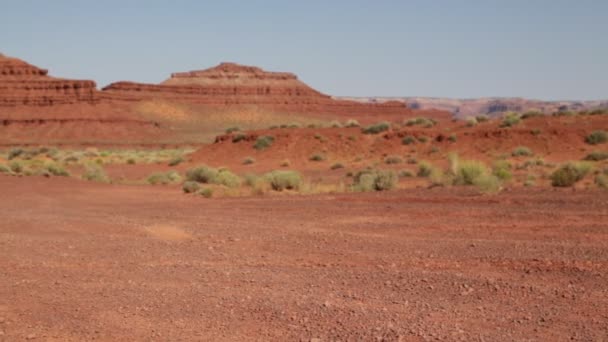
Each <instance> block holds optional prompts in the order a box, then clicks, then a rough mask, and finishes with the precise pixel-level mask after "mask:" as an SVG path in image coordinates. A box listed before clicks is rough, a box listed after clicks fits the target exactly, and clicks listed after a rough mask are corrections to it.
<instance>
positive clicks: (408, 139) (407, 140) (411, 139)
mask: <svg viewBox="0 0 608 342" xmlns="http://www.w3.org/2000/svg"><path fill="white" fill-rule="evenodd" d="M401 143H402V144H403V145H411V144H414V143H416V138H414V137H413V136H411V135H407V136H405V137H403V139H402V140H401Z"/></svg>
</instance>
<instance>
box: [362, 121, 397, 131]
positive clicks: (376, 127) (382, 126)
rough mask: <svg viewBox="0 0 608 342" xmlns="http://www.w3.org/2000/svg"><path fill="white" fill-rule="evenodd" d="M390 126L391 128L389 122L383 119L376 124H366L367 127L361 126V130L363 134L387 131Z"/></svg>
mask: <svg viewBox="0 0 608 342" xmlns="http://www.w3.org/2000/svg"><path fill="white" fill-rule="evenodd" d="M390 128H391V124H390V123H388V122H386V121H384V122H379V123H377V124H373V125H370V126H367V127H365V128H363V129H362V130H361V131H362V132H363V133H364V134H378V133H382V132H385V131H388V130H389V129H390Z"/></svg>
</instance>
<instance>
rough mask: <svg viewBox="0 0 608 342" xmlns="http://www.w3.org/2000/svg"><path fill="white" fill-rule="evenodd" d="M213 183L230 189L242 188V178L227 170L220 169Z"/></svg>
mask: <svg viewBox="0 0 608 342" xmlns="http://www.w3.org/2000/svg"><path fill="white" fill-rule="evenodd" d="M212 183H215V184H220V185H225V186H227V187H229V188H237V187H239V186H241V178H240V177H239V176H237V175H236V174H234V173H232V172H231V171H230V170H227V169H220V170H219V171H218V172H217V174H216V175H215V177H214V179H213V181H212Z"/></svg>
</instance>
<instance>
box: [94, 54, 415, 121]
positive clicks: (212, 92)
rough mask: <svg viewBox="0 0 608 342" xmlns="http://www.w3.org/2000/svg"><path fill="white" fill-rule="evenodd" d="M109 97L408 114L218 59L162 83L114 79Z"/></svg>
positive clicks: (283, 109) (396, 105)
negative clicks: (215, 63) (335, 96)
mask: <svg viewBox="0 0 608 342" xmlns="http://www.w3.org/2000/svg"><path fill="white" fill-rule="evenodd" d="M103 93H104V97H106V98H111V99H113V100H123V101H142V100H151V99H165V100H171V101H176V102H189V103H195V104H201V105H209V106H255V107H258V108H261V109H264V110H269V111H276V112H290V113H303V114H306V113H323V114H332V115H339V116H353V117H355V116H360V115H404V116H407V115H410V114H411V110H409V109H408V108H407V106H406V105H404V104H403V103H400V102H386V103H381V104H362V103H358V102H355V101H343V100H335V99H333V98H332V97H331V96H329V95H325V94H323V93H321V92H319V91H317V90H315V89H313V88H311V87H310V86H308V85H307V84H305V83H304V82H302V81H300V80H299V79H298V77H297V76H296V75H294V74H291V73H286V72H268V71H264V70H262V69H260V68H258V67H253V66H245V65H239V64H235V63H221V64H219V65H218V66H215V67H212V68H209V69H205V70H196V71H189V72H179V73H173V74H172V75H171V77H170V78H169V79H167V80H166V81H164V82H162V83H161V84H142V83H134V82H117V83H112V84H110V85H109V86H107V87H105V88H104V89H103Z"/></svg>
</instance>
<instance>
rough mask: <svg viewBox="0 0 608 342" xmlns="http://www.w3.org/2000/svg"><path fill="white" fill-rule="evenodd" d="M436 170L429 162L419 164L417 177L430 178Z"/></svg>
mask: <svg viewBox="0 0 608 342" xmlns="http://www.w3.org/2000/svg"><path fill="white" fill-rule="evenodd" d="M434 169H435V167H434V166H433V165H431V164H430V163H429V162H427V161H421V162H420V163H419V164H418V173H417V176H418V177H429V176H430V175H431V173H432V172H433V170H434Z"/></svg>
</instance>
